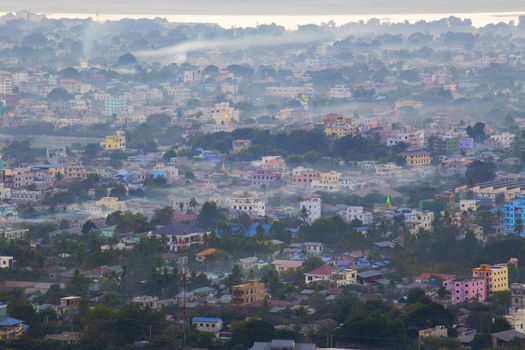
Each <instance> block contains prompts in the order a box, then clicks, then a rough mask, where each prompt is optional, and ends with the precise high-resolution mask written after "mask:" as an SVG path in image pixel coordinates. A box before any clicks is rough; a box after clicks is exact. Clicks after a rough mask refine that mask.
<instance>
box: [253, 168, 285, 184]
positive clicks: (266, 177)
mask: <svg viewBox="0 0 525 350" xmlns="http://www.w3.org/2000/svg"><path fill="white" fill-rule="evenodd" d="M278 178H279V174H277V173H276V172H275V171H274V170H272V169H264V168H258V169H256V170H255V172H254V173H253V174H252V175H251V179H252V181H251V182H252V185H254V186H259V185H266V184H271V183H274V182H275V181H276V180H277V179H278Z"/></svg>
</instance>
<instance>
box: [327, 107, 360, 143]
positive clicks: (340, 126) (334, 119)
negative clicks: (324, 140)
mask: <svg viewBox="0 0 525 350" xmlns="http://www.w3.org/2000/svg"><path fill="white" fill-rule="evenodd" d="M323 124H324V133H325V134H326V136H328V137H335V138H338V139H339V138H341V137H345V136H349V135H355V134H357V128H356V127H355V126H353V125H352V118H350V117H347V116H345V115H342V114H336V113H331V114H327V115H325V116H324V117H323Z"/></svg>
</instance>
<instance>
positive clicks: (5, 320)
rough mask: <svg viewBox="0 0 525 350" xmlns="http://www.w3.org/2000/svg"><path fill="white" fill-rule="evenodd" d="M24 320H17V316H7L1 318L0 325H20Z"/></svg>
mask: <svg viewBox="0 0 525 350" xmlns="http://www.w3.org/2000/svg"><path fill="white" fill-rule="evenodd" d="M22 322H23V321H20V320H17V319H16V318H12V317H5V318H2V319H0V327H13V326H17V325H19V324H20V323H22Z"/></svg>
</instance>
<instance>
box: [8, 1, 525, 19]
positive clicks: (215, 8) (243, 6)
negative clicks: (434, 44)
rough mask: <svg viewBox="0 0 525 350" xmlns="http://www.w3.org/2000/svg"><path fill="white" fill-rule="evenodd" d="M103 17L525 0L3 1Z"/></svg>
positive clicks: (421, 7)
mask: <svg viewBox="0 0 525 350" xmlns="http://www.w3.org/2000/svg"><path fill="white" fill-rule="evenodd" d="M21 9H27V10H31V11H34V12H43V13H52V12H55V13H56V12H59V13H97V12H98V13H101V14H207V15H210V14H220V15H224V14H252V15H253V14H267V15H268V14H281V15H294V14H295V15H300V14H303V15H304V14H311V15H313V14H317V15H322V14H328V15H333V14H395V13H399V14H403V13H458V12H492V11H498V12H503V11H513V12H514V11H523V12H524V13H525V0H109V1H108V0H0V12H6V11H17V10H21Z"/></svg>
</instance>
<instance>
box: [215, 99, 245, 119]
mask: <svg viewBox="0 0 525 350" xmlns="http://www.w3.org/2000/svg"><path fill="white" fill-rule="evenodd" d="M239 117H240V112H239V110H238V109H235V108H233V107H231V106H230V104H229V103H228V102H221V103H216V104H215V105H214V106H213V108H211V109H210V118H211V119H213V120H214V121H215V123H217V124H222V123H225V122H232V121H233V122H238V121H239Z"/></svg>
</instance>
